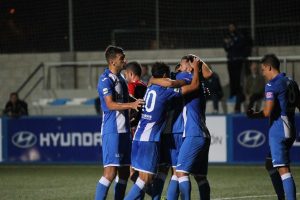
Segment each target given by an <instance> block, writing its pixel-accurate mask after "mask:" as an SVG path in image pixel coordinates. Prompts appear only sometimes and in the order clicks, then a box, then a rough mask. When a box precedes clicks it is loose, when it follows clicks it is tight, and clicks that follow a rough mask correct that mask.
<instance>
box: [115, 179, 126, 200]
mask: <svg viewBox="0 0 300 200" xmlns="http://www.w3.org/2000/svg"><path fill="white" fill-rule="evenodd" d="M126 186H127V181H126V180H123V179H119V177H118V176H117V177H116V180H115V198H114V199H115V200H123V199H124V196H125V191H126Z"/></svg>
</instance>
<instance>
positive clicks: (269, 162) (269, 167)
mask: <svg viewBox="0 0 300 200" xmlns="http://www.w3.org/2000/svg"><path fill="white" fill-rule="evenodd" d="M265 168H266V170H267V171H270V170H272V169H274V167H273V163H272V159H271V158H266V160H265Z"/></svg>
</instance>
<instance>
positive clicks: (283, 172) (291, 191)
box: [278, 166, 296, 200]
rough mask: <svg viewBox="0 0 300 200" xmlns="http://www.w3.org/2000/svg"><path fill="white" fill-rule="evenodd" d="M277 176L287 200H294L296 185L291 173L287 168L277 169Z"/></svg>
mask: <svg viewBox="0 0 300 200" xmlns="http://www.w3.org/2000/svg"><path fill="white" fill-rule="evenodd" d="M278 171H279V174H280V176H281V179H282V184H283V188H284V192H285V194H286V197H287V199H288V200H295V199H296V185H295V181H294V179H293V176H292V173H291V171H290V168H289V167H288V166H283V167H278Z"/></svg>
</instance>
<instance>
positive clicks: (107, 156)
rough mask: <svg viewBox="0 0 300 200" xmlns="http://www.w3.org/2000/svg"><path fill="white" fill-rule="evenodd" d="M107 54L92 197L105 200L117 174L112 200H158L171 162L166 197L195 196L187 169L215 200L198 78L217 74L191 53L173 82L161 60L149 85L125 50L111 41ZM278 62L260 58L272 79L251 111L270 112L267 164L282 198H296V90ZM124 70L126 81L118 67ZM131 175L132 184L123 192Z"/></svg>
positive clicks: (202, 193)
mask: <svg viewBox="0 0 300 200" xmlns="http://www.w3.org/2000/svg"><path fill="white" fill-rule="evenodd" d="M105 57H106V60H107V62H108V69H106V70H105V72H104V73H103V74H102V75H101V76H100V78H99V82H98V93H99V97H100V101H101V107H102V111H103V116H102V127H101V133H102V153H103V165H104V172H103V176H102V177H101V178H100V180H99V182H98V183H97V187H96V194H95V200H100V199H106V196H107V192H108V190H109V187H110V184H111V182H112V181H113V180H114V179H115V188H114V199H127V200H131V199H143V198H144V195H145V193H147V194H149V195H151V197H152V199H160V196H161V193H162V189H163V186H164V182H165V179H166V176H167V173H168V170H169V168H170V167H172V171H173V175H172V178H171V180H170V182H169V186H168V191H167V199H168V200H172V199H178V197H179V194H180V196H181V199H190V195H191V183H190V180H189V175H190V174H192V175H193V176H194V177H195V179H196V182H197V184H198V189H199V195H200V198H201V199H202V200H208V199H210V186H209V182H208V180H207V167H208V152H209V146H210V134H209V131H208V129H207V127H206V125H205V95H206V94H205V88H204V86H203V84H202V81H201V80H202V79H203V78H208V77H210V76H211V75H212V73H213V72H212V71H211V70H210V68H209V67H208V66H207V64H205V63H204V62H203V61H202V60H201V59H200V58H199V57H197V56H195V55H187V56H183V57H182V59H181V61H180V64H179V65H178V66H177V73H173V74H172V79H173V80H172V79H170V78H171V72H170V68H169V66H168V65H166V64H165V63H161V62H157V63H155V64H153V66H152V70H151V72H152V78H151V79H150V81H149V83H148V87H147V88H146V85H145V84H143V83H142V82H141V81H140V80H139V76H140V71H141V69H140V65H139V64H138V63H137V62H131V63H128V64H127V63H126V59H125V53H124V51H123V49H122V48H120V47H116V46H109V47H108V48H107V49H106V51H105ZM274 60H277V61H278V59H277V58H276V57H275V56H274V55H267V56H265V57H264V58H263V60H262V62H261V63H262V66H263V67H262V69H263V74H264V75H265V76H266V78H267V79H268V80H270V81H269V82H268V84H267V85H266V107H265V108H264V110H263V111H261V112H254V111H253V110H249V111H248V112H247V114H248V116H249V117H252V118H259V117H268V116H270V118H271V124H272V125H271V128H270V132H269V134H270V135H272V138H273V139H271V137H270V148H271V155H270V157H272V162H273V163H269V160H268V161H267V163H269V165H268V167H269V168H268V170H269V171H270V175H271V172H272V173H273V172H274V173H273V174H276V173H277V175H278V176H277V177H276V178H277V182H275V181H273V179H272V182H273V185H274V188H275V191H276V193H277V195H278V198H279V199H284V196H285V195H284V193H286V195H287V197H288V199H295V195H296V192H295V184H294V181H293V178H292V175H291V173H290V169H289V159H288V154H289V151H288V150H289V148H290V147H291V144H292V142H293V141H294V140H295V135H296V134H295V126H294V113H295V107H296V106H298V108H300V106H299V104H300V102H299V98H300V97H299V88H298V85H297V84H296V83H295V82H294V81H293V80H291V79H288V78H287V77H286V76H285V75H284V74H281V73H279V65H278V67H277V63H276V62H275V61H274ZM278 62H279V61H278ZM124 68H125V77H126V79H127V82H128V85H127V84H126V81H125V79H124V78H123V76H122V75H121V73H120V72H121V71H122V70H123V69H124ZM271 72H272V74H271ZM269 85H270V86H269ZM271 85H272V86H271ZM128 90H129V92H128ZM144 93H145V94H144ZM291 93H292V94H291ZM130 99H131V102H130ZM134 110H136V112H135V111H134ZM129 112H130V113H129ZM272 119H273V120H272ZM130 125H131V127H130ZM272 127H274V128H272ZM132 130H133V131H134V134H133V138H132V134H131V131H132ZM273 132H276V133H275V134H274V133H273ZM273 135H274V136H273ZM282 141H286V142H282ZM130 166H131V168H130ZM277 169H278V170H277ZM278 172H279V173H278ZM279 174H280V175H279ZM280 176H281V179H280V181H279V180H278V177H279V178H280ZM129 177H130V178H131V179H132V180H133V181H134V184H133V186H132V188H131V189H130V191H129V193H128V194H127V195H126V196H125V191H126V186H127V180H128V178H129ZM274 177H275V176H274ZM271 178H272V176H271ZM274 180H275V179H274ZM280 184H281V185H280ZM278 188H279V189H278ZM280 192H281V193H280ZM280 195H281V196H280ZM282 195H283V196H282ZM293 196H294V198H293Z"/></svg>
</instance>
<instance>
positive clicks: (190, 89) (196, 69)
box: [181, 58, 202, 95]
mask: <svg viewBox="0 0 300 200" xmlns="http://www.w3.org/2000/svg"><path fill="white" fill-rule="evenodd" d="M191 66H192V68H193V69H194V70H193V71H194V72H193V79H192V82H191V84H190V85H185V86H183V87H181V93H182V94H183V95H185V94H188V93H191V92H194V91H196V90H197V89H199V85H200V77H199V68H200V67H202V62H201V60H200V59H199V58H195V59H194V60H193V62H192V63H191Z"/></svg>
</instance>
